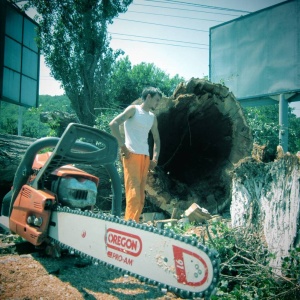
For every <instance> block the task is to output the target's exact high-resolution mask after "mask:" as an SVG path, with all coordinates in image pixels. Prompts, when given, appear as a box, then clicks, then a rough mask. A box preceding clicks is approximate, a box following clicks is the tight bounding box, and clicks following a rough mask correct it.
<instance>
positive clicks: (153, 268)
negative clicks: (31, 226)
mask: <svg viewBox="0 0 300 300" xmlns="http://www.w3.org/2000/svg"><path fill="white" fill-rule="evenodd" d="M48 236H49V237H50V239H51V240H52V241H53V242H54V243H55V244H57V245H59V246H60V247H61V248H62V249H66V250H68V251H69V252H74V254H76V255H80V256H82V257H84V258H87V259H90V260H91V261H92V262H93V263H95V264H98V263H103V264H104V265H107V266H111V267H113V268H115V269H117V270H118V271H121V272H125V274H128V275H130V276H133V277H136V278H138V279H139V280H140V281H143V282H146V283H149V284H153V285H157V286H158V287H159V288H161V289H167V290H168V291H170V292H173V293H175V294H178V295H180V296H181V297H184V298H186V297H193V298H198V297H200V298H201V297H203V298H206V299H208V298H209V297H210V296H211V295H212V294H214V293H215V290H216V285H217V283H218V279H219V265H220V260H219V255H218V253H217V252H216V251H215V250H212V249H209V248H207V247H205V246H203V245H202V244H201V243H199V242H198V241H197V239H196V238H194V237H189V236H182V235H177V234H176V233H174V232H173V231H172V230H171V229H168V230H162V229H157V228H156V227H153V226H148V225H147V224H138V223H136V222H134V221H125V220H123V219H120V218H119V217H115V216H113V215H108V214H104V213H93V212H91V211H81V210H76V209H75V210H74V209H70V208H69V207H60V206H57V207H56V208H55V209H54V210H53V211H52V215H51V221H50V224H49V232H48Z"/></svg>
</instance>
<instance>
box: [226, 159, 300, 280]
mask: <svg viewBox="0 0 300 300" xmlns="http://www.w3.org/2000/svg"><path fill="white" fill-rule="evenodd" d="M299 179H300V162H299V158H298V157H297V156H295V155H288V154H285V155H284V156H283V157H282V158H280V159H277V160H276V161H274V162H270V163H263V162H261V161H256V160H254V159H252V158H248V159H245V160H241V161H240V162H239V163H238V164H237V165H236V166H235V169H234V170H233V184H232V203H231V221H232V226H233V227H237V226H242V227H243V226H256V228H259V227H262V228H263V230H264V237H265V240H266V243H267V245H268V250H269V251H270V253H272V254H274V255H275V256H274V258H272V259H271V261H270V266H272V267H273V268H274V270H275V272H277V273H279V274H280V268H281V263H282V261H281V258H282V257H287V256H289V250H290V249H291V248H293V247H299V246H300V225H299V218H300V192H299V188H300V185H299Z"/></svg>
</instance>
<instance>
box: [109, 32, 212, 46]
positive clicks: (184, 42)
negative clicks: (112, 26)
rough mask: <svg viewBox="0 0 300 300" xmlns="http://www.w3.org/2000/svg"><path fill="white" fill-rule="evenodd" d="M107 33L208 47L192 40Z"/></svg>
mask: <svg viewBox="0 0 300 300" xmlns="http://www.w3.org/2000/svg"><path fill="white" fill-rule="evenodd" d="M109 33H110V34H116V35H123V36H132V37H138V38H146V39H153V40H159V41H167V42H176V43H183V44H193V45H198V46H207V47H208V44H200V43H193V42H186V41H178V40H169V39H161V38H155V37H150V36H142V35H134V34H125V33H117V32H109Z"/></svg>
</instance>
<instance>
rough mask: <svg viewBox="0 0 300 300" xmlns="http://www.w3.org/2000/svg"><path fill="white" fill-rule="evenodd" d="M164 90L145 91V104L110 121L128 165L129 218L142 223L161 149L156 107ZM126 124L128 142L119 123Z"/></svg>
mask: <svg viewBox="0 0 300 300" xmlns="http://www.w3.org/2000/svg"><path fill="white" fill-rule="evenodd" d="M161 98H162V93H161V91H160V90H159V89H157V88H154V87H147V88H145V89H144V90H143V92H142V100H143V102H142V104H141V105H130V106H128V107H127V108H126V109H125V110H124V111H123V112H122V113H120V114H119V115H118V116H117V117H115V118H114V119H113V120H112V121H111V122H110V123H109V126H110V129H111V132H112V135H113V136H115V137H116V139H117V140H118V144H119V147H120V149H121V158H122V162H123V168H124V184H125V194H126V210H125V220H134V221H136V222H139V219H140V216H141V213H142V210H143V208H144V203H145V185H146V181H147V175H148V171H149V169H150V170H153V169H154V168H155V167H156V165H157V161H158V156H159V152H160V138H159V133H158V128H157V119H156V116H155V115H154V114H153V113H152V112H151V110H155V108H156V107H157V104H158V102H159V101H160V100H161ZM123 123H124V132H125V141H124V140H123V138H122V136H121V134H120V128H119V126H120V125H121V124H123ZM150 130H151V132H152V135H153V140H154V145H153V157H152V160H151V161H150V155H149V145H148V134H149V131H150Z"/></svg>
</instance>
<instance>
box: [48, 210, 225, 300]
mask: <svg viewBox="0 0 300 300" xmlns="http://www.w3.org/2000/svg"><path fill="white" fill-rule="evenodd" d="M53 210H55V211H58V212H66V213H71V214H78V215H83V216H88V217H91V218H97V219H101V220H105V221H109V222H114V223H120V224H122V225H126V226H129V227H135V228H138V229H141V230H145V231H150V232H153V233H155V234H159V235H163V236H166V237H168V238H172V239H175V240H179V241H181V242H184V243H186V244H191V245H193V246H196V247H197V248H198V249H200V250H202V251H203V252H205V253H206V254H207V255H208V256H209V258H210V259H211V262H212V265H213V272H214V275H213V280H212V283H211V285H210V286H209V287H208V288H207V289H206V290H205V291H204V292H200V293H194V292H190V291H186V290H183V289H179V288H177V287H173V286H169V285H166V284H163V283H161V282H158V281H155V280H153V279H149V278H147V277H144V276H141V275H138V274H135V273H133V272H130V271H127V270H123V269H122V268H120V267H116V266H114V265H112V264H109V263H107V262H103V261H101V260H100V259H97V258H94V257H91V256H89V255H87V254H85V253H83V252H81V251H78V250H76V249H73V248H72V247H70V246H67V245H65V244H63V243H61V242H59V241H57V240H55V239H53V238H50V239H51V241H52V242H53V243H55V244H56V245H58V246H59V247H60V248H62V249H65V250H68V251H69V253H72V254H76V255H78V256H80V257H82V258H85V259H89V260H91V261H92V263H93V264H95V265H98V264H99V263H100V264H102V265H104V266H106V267H108V268H111V269H114V270H117V271H119V272H121V273H123V274H126V275H128V276H132V277H135V278H137V279H138V280H140V281H141V282H145V283H147V284H151V285H156V286H158V288H159V289H161V290H168V291H169V292H172V293H174V294H177V295H179V296H180V297H182V298H190V297H192V298H193V299H194V298H205V299H209V298H210V296H211V295H213V294H215V292H216V288H217V283H218V279H219V274H220V258H219V254H218V252H217V251H216V250H214V249H210V248H208V247H206V246H203V245H202V244H201V243H199V242H198V241H197V239H196V238H193V237H189V236H182V235H178V234H176V233H174V232H172V231H170V230H163V229H158V228H155V227H153V226H151V225H145V224H138V223H136V222H134V221H132V220H129V221H125V220H124V219H121V218H119V217H116V216H114V215H110V214H106V213H103V212H99V213H93V212H91V211H81V210H80V209H71V208H69V207H61V206H57V207H55V208H54V209H53Z"/></svg>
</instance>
